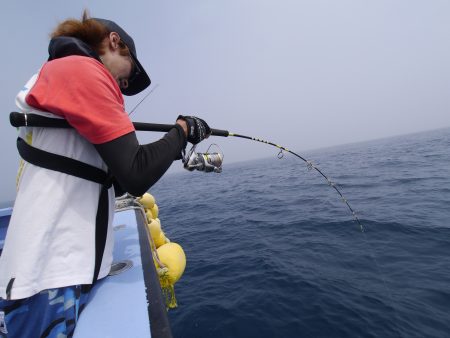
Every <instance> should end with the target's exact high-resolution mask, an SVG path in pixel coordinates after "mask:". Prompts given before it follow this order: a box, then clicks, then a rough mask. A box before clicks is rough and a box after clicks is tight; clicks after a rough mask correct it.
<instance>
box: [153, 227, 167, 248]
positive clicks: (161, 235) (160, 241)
mask: <svg viewBox="0 0 450 338" xmlns="http://www.w3.org/2000/svg"><path fill="white" fill-rule="evenodd" d="M152 238H153V237H152ZM153 241H154V242H155V245H156V247H157V248H159V247H160V246H163V245H164V244H166V242H167V240H166V235H165V234H164V232H163V231H161V232H160V233H159V236H158V237H156V238H153Z"/></svg>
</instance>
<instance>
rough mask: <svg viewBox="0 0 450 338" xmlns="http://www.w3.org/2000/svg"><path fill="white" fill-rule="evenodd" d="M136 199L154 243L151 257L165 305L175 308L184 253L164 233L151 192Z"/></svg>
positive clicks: (184, 266)
mask: <svg viewBox="0 0 450 338" xmlns="http://www.w3.org/2000/svg"><path fill="white" fill-rule="evenodd" d="M138 201H139V203H141V205H142V206H143V208H144V212H145V216H146V218H147V229H148V233H149V234H150V237H151V239H152V242H153V243H154V245H153V244H152V250H154V252H153V258H154V263H155V266H156V270H157V271H158V275H159V282H160V284H161V289H162V293H163V296H164V298H165V300H166V306H167V308H168V309H169V308H175V307H177V300H176V298H175V289H174V285H175V283H176V282H177V281H178V280H179V279H180V278H181V276H182V275H183V272H184V269H185V268H186V255H185V254H184V251H183V248H182V247H181V246H180V245H179V244H177V243H173V242H170V240H169V239H168V238H167V237H166V235H165V234H164V231H163V230H162V228H161V221H160V220H159V218H158V216H159V208H158V205H157V204H156V200H155V198H154V197H153V196H152V195H151V194H149V193H145V194H144V195H143V196H141V197H140V198H138Z"/></svg>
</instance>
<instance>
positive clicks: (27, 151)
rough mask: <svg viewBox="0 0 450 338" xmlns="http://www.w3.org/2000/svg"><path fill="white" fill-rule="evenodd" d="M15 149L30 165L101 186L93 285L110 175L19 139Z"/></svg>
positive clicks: (101, 247) (103, 240) (99, 258)
mask: <svg viewBox="0 0 450 338" xmlns="http://www.w3.org/2000/svg"><path fill="white" fill-rule="evenodd" d="M17 149H18V150H19V154H20V156H21V157H22V158H23V159H24V160H25V161H27V162H29V163H31V164H34V165H36V166H39V167H42V168H45V169H49V170H54V171H58V172H61V173H65V174H67V175H72V176H76V177H79V178H82V179H85V180H88V181H91V182H95V183H98V184H101V186H102V187H101V191H100V197H99V201H98V209H97V215H96V224H95V266H94V276H93V279H92V284H94V283H95V282H96V281H97V278H98V274H99V272H100V266H101V262H102V258H103V252H104V250H105V245H106V236H107V232H108V214H109V212H108V208H109V201H108V189H109V188H111V186H112V181H113V178H112V175H110V174H109V173H107V172H106V171H104V170H102V169H99V168H97V167H94V166H92V165H90V164H87V163H84V162H81V161H77V160H74V159H72V158H69V157H65V156H62V155H58V154H53V153H50V152H48V151H45V150H42V149H38V148H36V147H33V146H31V145H29V144H28V143H27V142H25V141H24V140H23V139H22V138H20V137H19V138H17Z"/></svg>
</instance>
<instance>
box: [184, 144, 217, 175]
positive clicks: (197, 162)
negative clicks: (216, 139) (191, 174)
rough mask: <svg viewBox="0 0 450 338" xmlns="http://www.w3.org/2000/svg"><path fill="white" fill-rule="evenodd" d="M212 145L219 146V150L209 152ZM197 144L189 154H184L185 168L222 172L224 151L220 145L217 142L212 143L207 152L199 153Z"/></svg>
mask: <svg viewBox="0 0 450 338" xmlns="http://www.w3.org/2000/svg"><path fill="white" fill-rule="evenodd" d="M212 146H215V147H217V149H218V151H217V152H209V149H211V147H212ZM196 147H197V145H196V144H195V145H193V146H192V148H191V150H189V151H188V153H187V154H184V156H183V163H184V169H186V170H189V171H194V170H199V171H204V172H206V173H210V172H215V173H220V172H222V163H223V158H224V156H223V152H222V151H221V149H220V148H219V146H218V145H217V144H215V143H213V144H211V145H210V146H209V147H208V149H207V150H206V152H204V153H197V152H196V151H195V148H196Z"/></svg>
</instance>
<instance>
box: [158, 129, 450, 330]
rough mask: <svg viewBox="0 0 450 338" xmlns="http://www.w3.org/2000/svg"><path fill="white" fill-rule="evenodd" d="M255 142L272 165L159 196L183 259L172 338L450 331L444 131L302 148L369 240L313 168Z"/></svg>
mask: <svg viewBox="0 0 450 338" xmlns="http://www.w3.org/2000/svg"><path fill="white" fill-rule="evenodd" d="M275 141H276V140H275ZM242 142H251V141H247V140H242ZM252 146H254V147H267V154H268V156H269V157H268V158H265V159H262V160H257V161H251V162H243V163H238V164H229V165H227V163H226V162H225V163H224V169H223V172H222V173H221V174H214V173H209V174H206V173H202V172H187V171H186V172H183V173H176V174H171V175H167V176H165V177H163V179H161V181H160V182H158V183H157V185H156V186H155V187H154V188H152V190H151V193H153V194H154V195H155V197H156V199H157V203H158V206H159V208H160V219H161V223H162V227H163V229H164V231H165V232H166V234H167V235H168V237H169V238H170V239H171V240H172V241H175V242H178V243H179V244H181V245H182V247H183V248H184V250H185V252H186V255H187V267H186V271H185V273H184V275H183V277H182V279H181V280H180V281H179V282H178V283H177V284H176V286H175V290H176V296H177V300H178V304H179V307H178V308H177V309H175V310H172V311H170V313H169V318H170V321H171V325H172V330H173V333H174V336H175V337H177V338H181V337H188V338H194V337H195V338H202V337H213V338H220V337H234V338H237V337H245V338H248V337H258V338H262V337H383V338H388V337H405V338H406V337H408V338H409V337H450V129H441V130H436V131H431V132H426V133H419V134H413V135H407V136H399V137H395V138H389V139H383V140H377V141H371V142H365V143H358V144H351V145H345V146H340V147H335V148H328V149H323V150H318V151H312V152H308V153H305V154H301V155H303V156H304V157H306V158H307V159H309V160H312V161H313V162H314V163H315V164H316V165H317V166H318V167H319V168H320V169H321V170H322V171H323V172H324V173H325V174H326V175H327V176H329V177H330V179H331V180H333V181H334V182H336V183H337V184H338V185H337V187H338V188H339V189H340V190H341V192H342V193H343V194H344V196H345V198H347V200H348V201H349V203H350V205H351V206H352V207H353V209H355V211H356V213H357V215H358V217H359V218H360V220H361V222H362V224H363V226H364V229H365V231H364V232H362V231H361V229H360V227H359V225H358V224H357V223H356V222H355V221H354V220H353V217H352V215H351V213H350V211H349V210H348V208H347V206H346V205H345V204H344V203H343V201H342V200H341V198H340V196H339V195H338V194H337V193H336V191H334V189H333V188H332V187H330V186H329V185H328V184H327V181H326V180H325V179H324V178H323V177H322V176H320V175H319V174H318V173H317V172H316V171H314V170H313V171H309V170H308V169H307V167H306V165H305V163H304V162H302V161H301V160H299V159H298V158H296V157H294V156H292V155H289V154H286V155H285V156H284V158H282V159H277V157H276V154H277V153H278V151H277V149H276V148H273V147H269V146H267V145H263V144H261V143H259V144H257V143H252V145H250V144H247V145H246V147H247V148H251V147H252ZM286 146H288V147H289V145H286ZM293 150H294V151H295V149H293ZM270 156H271V157H270ZM225 159H226V157H225Z"/></svg>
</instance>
